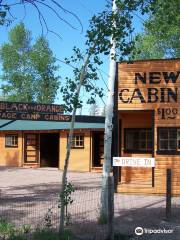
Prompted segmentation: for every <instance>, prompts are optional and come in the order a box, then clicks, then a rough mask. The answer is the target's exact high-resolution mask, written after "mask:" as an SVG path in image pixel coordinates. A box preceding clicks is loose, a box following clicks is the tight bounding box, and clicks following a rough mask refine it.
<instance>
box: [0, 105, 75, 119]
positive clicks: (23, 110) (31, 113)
mask: <svg viewBox="0 0 180 240" xmlns="http://www.w3.org/2000/svg"><path fill="white" fill-rule="evenodd" d="M63 112H64V109H63V106H62V105H56V104H38V103H20V102H3V101H0V119H9V120H36V121H60V122H68V121H70V120H71V116H69V115H63Z"/></svg>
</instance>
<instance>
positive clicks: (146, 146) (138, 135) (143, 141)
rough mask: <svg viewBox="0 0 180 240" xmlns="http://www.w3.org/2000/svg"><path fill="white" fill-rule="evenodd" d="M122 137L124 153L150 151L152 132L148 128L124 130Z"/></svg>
mask: <svg viewBox="0 0 180 240" xmlns="http://www.w3.org/2000/svg"><path fill="white" fill-rule="evenodd" d="M124 136H125V139H124V140H125V141H124V145H125V146H124V151H125V152H134V153H136V152H142V153H144V152H145V153H146V152H151V151H152V130H151V129H150V128H145V129H141V128H136V129H135V128H126V129H124Z"/></svg>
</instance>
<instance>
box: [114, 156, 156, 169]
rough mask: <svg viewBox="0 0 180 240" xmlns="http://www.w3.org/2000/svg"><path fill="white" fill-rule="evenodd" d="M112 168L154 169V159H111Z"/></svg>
mask: <svg viewBox="0 0 180 240" xmlns="http://www.w3.org/2000/svg"><path fill="white" fill-rule="evenodd" d="M113 166H114V167H119V166H120V167H145V168H148V167H155V158H140V157H113Z"/></svg>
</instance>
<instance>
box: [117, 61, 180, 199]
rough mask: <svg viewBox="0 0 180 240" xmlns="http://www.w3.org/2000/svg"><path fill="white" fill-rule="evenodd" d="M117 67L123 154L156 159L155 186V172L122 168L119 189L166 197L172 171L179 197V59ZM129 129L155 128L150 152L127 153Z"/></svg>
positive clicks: (173, 185) (173, 187)
mask: <svg viewBox="0 0 180 240" xmlns="http://www.w3.org/2000/svg"><path fill="white" fill-rule="evenodd" d="M117 66H118V112H119V113H118V114H119V117H118V118H119V120H121V129H120V135H121V136H119V138H121V139H120V140H121V141H120V140H119V142H121V146H120V154H121V156H132V157H133V156H134V157H135V156H138V157H141V156H143V157H144V156H147V157H152V156H153V157H155V169H154V184H155V185H154V187H152V171H153V169H145V168H144V169H143V168H142V169H140V168H139V169H138V168H130V167H129V168H128V167H127V168H125V167H122V169H121V182H119V185H118V190H119V191H120V192H128V193H150V194H152V193H155V194H164V193H165V190H166V189H165V188H166V184H165V183H166V169H167V168H171V169H172V171H173V176H172V182H173V184H172V191H173V194H174V195H176V194H180V170H179V169H180V151H179V148H180V141H179V140H180V132H178V129H180V59H174V60H151V61H135V62H133V63H127V62H123V63H121V64H120V63H119V64H118V65H117ZM129 128H131V129H133V128H134V129H139V128H141V129H142V128H144V129H149V128H151V129H152V132H153V146H152V148H153V149H152V151H151V152H148V153H133V152H131V153H127V152H126V151H125V149H124V141H125V136H124V135H125V131H127V130H125V129H129ZM160 136H161V137H160ZM163 136H164V137H163ZM167 136H169V139H166V138H167ZM160 138H161V139H160ZM163 138H164V139H163ZM167 145H168V146H167ZM170 145H171V146H170ZM175 145H176V146H175ZM178 145H179V146H178ZM168 148H169V149H168Z"/></svg>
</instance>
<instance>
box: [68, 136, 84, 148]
mask: <svg viewBox="0 0 180 240" xmlns="http://www.w3.org/2000/svg"><path fill="white" fill-rule="evenodd" d="M79 136H82V137H83V139H82V140H78V141H82V142H83V144H82V145H79V146H78V145H76V140H77V139H75V138H76V137H79ZM68 138H69V134H67V144H68ZM74 143H75V144H74ZM71 149H84V133H74V134H73V140H72V146H71Z"/></svg>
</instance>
